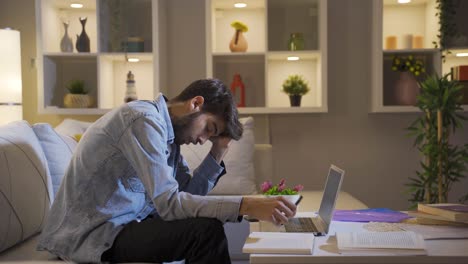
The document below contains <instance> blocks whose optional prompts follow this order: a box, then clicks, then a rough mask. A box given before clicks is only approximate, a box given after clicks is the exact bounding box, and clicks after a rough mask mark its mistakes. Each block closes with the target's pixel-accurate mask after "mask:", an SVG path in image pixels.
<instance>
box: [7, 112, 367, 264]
mask: <svg viewBox="0 0 468 264" xmlns="http://www.w3.org/2000/svg"><path fill="white" fill-rule="evenodd" d="M241 123H242V124H243V126H244V135H243V137H242V139H241V140H239V141H235V142H233V143H232V145H231V147H230V150H229V152H228V154H227V155H226V157H225V159H224V161H225V164H226V167H227V174H226V175H224V176H223V177H222V178H221V179H220V181H219V182H218V184H217V186H216V187H215V188H214V189H213V190H212V192H210V194H209V195H255V194H256V193H257V190H258V186H260V184H261V183H262V182H264V181H266V180H270V179H272V178H273V177H272V175H273V173H274V171H273V157H272V146H271V145H269V144H255V143H254V142H255V139H254V133H253V130H254V120H253V118H251V117H248V118H241ZM90 124H91V123H86V122H80V121H76V120H69V119H66V120H64V121H63V122H62V123H61V124H60V125H59V126H57V127H55V128H52V127H51V126H50V125H48V124H34V125H31V124H29V123H28V122H26V121H17V122H13V123H10V124H8V125H4V126H0V212H1V214H0V262H9V261H15V262H17V261H19V262H28V263H30V262H33V263H36V264H37V263H50V262H60V261H59V260H58V259H57V258H56V257H55V256H54V255H51V254H49V253H48V252H44V251H36V250H35V248H36V243H37V238H38V234H39V233H40V231H41V228H42V226H43V224H44V221H45V219H46V217H47V212H48V210H49V207H50V205H51V203H52V201H53V199H54V194H55V192H56V190H57V189H58V187H59V186H60V182H61V179H62V177H63V174H64V172H65V169H66V167H67V166H68V162H69V161H70V159H71V157H72V155H73V150H74V148H75V147H76V145H77V142H76V140H75V139H76V138H77V137H78V138H79V136H81V135H82V134H83V133H85V132H86V129H87V127H89V125H90ZM209 149H210V143H209V142H207V143H206V144H204V145H202V146H200V145H183V146H182V148H181V150H182V154H183V155H184V157H185V159H186V160H187V163H188V165H189V167H190V168H191V169H194V168H195V167H196V166H197V165H198V164H199V163H200V162H201V160H202V159H203V158H204V157H205V155H206V154H207V153H208V151H209ZM324 173H325V172H324ZM324 176H325V175H324ZM291 180H293V181H295V182H301V179H291ZM302 194H303V196H304V199H303V200H302V202H301V204H300V206H299V210H300V211H311V210H317V208H318V205H319V203H320V200H321V191H303V192H302ZM336 207H337V208H338V209H359V208H366V205H365V204H364V203H362V202H361V201H359V200H357V199H355V198H353V197H351V195H349V194H347V193H345V192H342V193H340V196H339V199H338V201H337V205H336ZM224 228H225V231H226V236H227V238H228V245H229V253H230V255H231V259H232V260H233V263H238V264H240V263H248V259H249V256H248V255H247V254H243V253H242V246H243V244H244V241H245V239H246V237H247V236H248V234H249V222H247V221H245V220H243V221H242V222H240V223H226V224H225V225H224Z"/></svg>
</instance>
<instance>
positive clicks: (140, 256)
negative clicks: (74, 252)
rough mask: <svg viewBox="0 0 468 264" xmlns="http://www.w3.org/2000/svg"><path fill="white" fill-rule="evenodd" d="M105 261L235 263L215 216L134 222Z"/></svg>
mask: <svg viewBox="0 0 468 264" xmlns="http://www.w3.org/2000/svg"><path fill="white" fill-rule="evenodd" d="M101 259H102V261H110V262H154V263H162V262H171V261H177V260H182V259H185V263H190V264H195V263H231V260H230V258H229V251H228V246H227V239H226V235H225V234H224V228H223V224H222V223H221V222H220V221H219V220H217V219H212V218H189V219H183V220H175V221H163V220H161V218H159V217H155V218H147V219H145V220H144V221H141V222H137V221H133V222H130V223H129V224H127V225H126V226H125V227H124V229H123V230H122V231H121V232H120V233H119V235H118V236H117V238H116V239H115V241H114V244H113V245H112V247H111V248H110V249H108V250H107V251H106V252H104V253H103V255H102V257H101Z"/></svg>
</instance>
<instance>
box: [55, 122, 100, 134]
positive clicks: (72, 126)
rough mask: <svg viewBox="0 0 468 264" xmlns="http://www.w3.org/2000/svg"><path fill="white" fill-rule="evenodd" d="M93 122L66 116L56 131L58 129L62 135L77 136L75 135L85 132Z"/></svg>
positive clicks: (56, 128)
mask: <svg viewBox="0 0 468 264" xmlns="http://www.w3.org/2000/svg"><path fill="white" fill-rule="evenodd" d="M92 124H93V123H92V122H84V121H78V120H74V119H69V118H66V119H64V120H63V121H62V122H61V123H60V124H59V125H58V126H56V127H55V131H57V133H59V134H60V135H67V136H70V137H75V135H81V134H83V133H84V132H85V131H86V129H88V127H90V126H91V125H92Z"/></svg>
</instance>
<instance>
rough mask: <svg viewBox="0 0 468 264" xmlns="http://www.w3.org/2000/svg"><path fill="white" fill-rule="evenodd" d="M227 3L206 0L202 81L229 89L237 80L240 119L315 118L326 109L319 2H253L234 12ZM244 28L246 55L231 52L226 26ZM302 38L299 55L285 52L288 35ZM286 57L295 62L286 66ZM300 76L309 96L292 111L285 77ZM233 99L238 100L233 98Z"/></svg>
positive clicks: (323, 24) (230, 31)
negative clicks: (241, 92)
mask: <svg viewBox="0 0 468 264" xmlns="http://www.w3.org/2000/svg"><path fill="white" fill-rule="evenodd" d="M232 4H233V3H232V2H231V1H226V0H206V10H207V21H206V31H207V41H206V42H207V47H206V53H207V77H209V78H211V77H214V78H219V79H221V80H222V81H223V82H225V83H226V84H227V85H228V86H230V85H231V83H232V81H233V77H234V75H235V74H240V75H241V78H242V80H243V82H244V84H245V87H246V89H245V90H246V107H245V108H239V112H240V113H245V114H247V113H248V114H281V113H317V112H326V111H327V110H328V109H327V83H326V79H327V77H326V76H327V74H326V69H327V52H326V46H327V45H326V40H327V34H326V29H327V25H326V21H327V7H326V4H327V3H326V1H323V0H289V1H288V0H257V1H252V2H251V1H249V2H248V3H247V7H246V8H242V9H237V8H234V7H233V6H232ZM235 20H238V21H241V22H243V23H245V24H246V25H247V26H248V27H249V31H248V32H246V33H244V35H245V38H246V39H247V41H248V45H249V47H248V49H247V51H246V52H231V51H230V50H229V42H230V40H231V38H232V36H233V34H234V29H233V28H232V27H231V26H230V24H231V22H233V21H235ZM296 32H300V33H302V34H303V36H304V50H300V51H289V50H288V40H289V36H290V34H291V33H296ZM291 56H296V57H299V60H298V61H288V60H287V58H288V57H291ZM292 74H299V75H302V76H303V77H304V79H305V80H306V81H307V82H308V83H309V86H310V88H311V91H310V92H309V93H308V94H306V95H305V96H303V98H302V104H301V107H291V106H290V103H289V97H288V95H286V94H284V93H282V92H281V87H282V83H283V82H284V80H286V79H287V77H288V76H289V75H292ZM235 96H236V98H237V99H238V95H236V94H235Z"/></svg>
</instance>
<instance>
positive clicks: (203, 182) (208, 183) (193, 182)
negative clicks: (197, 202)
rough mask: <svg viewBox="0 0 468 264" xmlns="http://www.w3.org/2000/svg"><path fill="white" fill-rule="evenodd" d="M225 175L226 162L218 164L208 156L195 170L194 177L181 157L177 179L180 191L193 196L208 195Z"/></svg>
mask: <svg viewBox="0 0 468 264" xmlns="http://www.w3.org/2000/svg"><path fill="white" fill-rule="evenodd" d="M224 174H226V168H225V165H224V162H221V164H218V162H216V160H215V159H214V158H213V156H211V155H210V154H208V155H207V156H206V157H205V159H204V160H203V161H202V163H200V165H199V166H198V167H197V168H196V169H195V170H194V172H193V177H192V176H191V175H190V169H189V168H188V165H187V163H186V162H185V160H184V158H183V157H182V156H180V157H179V165H178V168H177V174H176V179H177V182H178V183H179V190H181V191H184V192H188V193H191V194H197V195H206V194H207V193H208V192H209V191H211V189H213V187H214V186H215V185H216V183H217V182H218V180H219V178H220V177H221V176H223V175H224Z"/></svg>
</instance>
